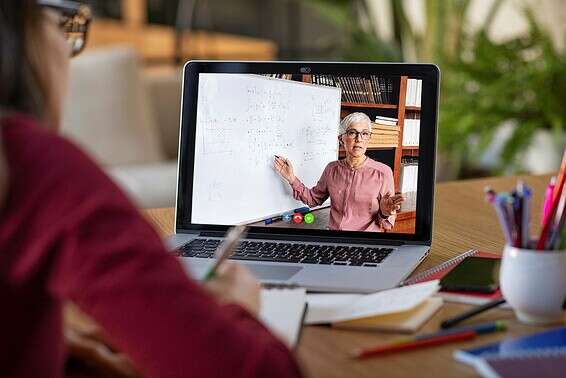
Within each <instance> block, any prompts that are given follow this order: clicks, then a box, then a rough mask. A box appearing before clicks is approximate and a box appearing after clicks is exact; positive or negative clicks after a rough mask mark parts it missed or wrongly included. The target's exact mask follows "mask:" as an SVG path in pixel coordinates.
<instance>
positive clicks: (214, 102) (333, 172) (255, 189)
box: [191, 73, 422, 234]
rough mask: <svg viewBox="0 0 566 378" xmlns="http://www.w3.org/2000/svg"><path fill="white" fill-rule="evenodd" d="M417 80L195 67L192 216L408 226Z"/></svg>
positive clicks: (393, 228) (334, 226)
mask: <svg viewBox="0 0 566 378" xmlns="http://www.w3.org/2000/svg"><path fill="white" fill-rule="evenodd" d="M421 92H422V80H421V79H419V78H413V77H407V76H380V75H365V76H340V75H306V74H305V75H297V74H273V75H253V74H218V73H211V74H207V73H201V74H200V75H199V86H198V100H197V101H198V103H197V119H196V147H195V165H194V166H195V172H194V176H193V177H194V181H193V199H192V211H191V214H192V215H191V216H192V219H191V221H192V223H195V224H214V225H233V224H247V225H251V226H261V227H286V228H311V229H330V230H344V231H364V232H393V233H408V234H413V233H414V232H415V219H416V198H417V196H416V193H417V178H418V159H419V131H420V126H421V125H420V114H421Z"/></svg>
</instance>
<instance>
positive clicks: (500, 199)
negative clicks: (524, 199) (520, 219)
mask: <svg viewBox="0 0 566 378" xmlns="http://www.w3.org/2000/svg"><path fill="white" fill-rule="evenodd" d="M506 202H507V199H506V198H505V196H504V195H502V194H498V195H496V196H495V198H494V200H493V207H494V208H495V212H496V213H497V216H498V218H499V223H500V224H501V228H502V229H503V235H504V236H505V240H506V242H507V244H509V245H513V237H512V235H511V228H510V224H509V216H508V213H507V204H506Z"/></svg>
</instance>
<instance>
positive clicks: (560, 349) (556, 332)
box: [454, 327, 566, 377]
mask: <svg viewBox="0 0 566 378" xmlns="http://www.w3.org/2000/svg"><path fill="white" fill-rule="evenodd" d="M541 353H542V354H546V353H566V327H560V328H555V329H551V330H549V331H544V332H539V333H535V334H534V335H528V336H523V337H517V338H510V339H505V340H502V341H499V342H495V343H491V344H487V345H482V346H480V347H477V348H472V349H464V350H456V351H455V352H454V359H456V361H459V362H463V363H465V364H468V365H472V366H475V365H476V364H477V363H479V362H480V361H481V360H485V359H495V358H510V357H514V358H518V359H519V358H521V359H522V358H526V357H531V358H534V357H536V356H538V355H539V354H541ZM539 376H541V375H539ZM541 377H542V376H541Z"/></svg>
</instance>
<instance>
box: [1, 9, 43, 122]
mask: <svg viewBox="0 0 566 378" xmlns="http://www.w3.org/2000/svg"><path fill="white" fill-rule="evenodd" d="M41 20H42V15H41V11H40V9H39V7H38V6H37V4H36V1H35V0H0V110H1V111H16V112H21V113H25V114H29V115H32V116H35V117H37V118H43V117H44V114H45V109H44V103H45V101H44V94H43V93H42V89H43V88H41V83H40V80H38V77H37V74H36V73H35V72H34V70H33V69H32V65H31V64H30V60H29V55H28V50H27V49H28V48H29V43H28V42H29V41H30V38H33V37H32V36H35V37H39V36H38V35H37V34H35V33H37V32H38V31H39V30H41V25H40V23H41Z"/></svg>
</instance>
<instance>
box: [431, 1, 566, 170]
mask: <svg viewBox="0 0 566 378" xmlns="http://www.w3.org/2000/svg"><path fill="white" fill-rule="evenodd" d="M525 15H526V18H527V20H528V22H529V31H528V33H527V34H526V35H525V36H522V37H519V38H514V39H512V40H508V41H506V42H501V43H496V42H493V41H492V40H491V39H490V38H489V37H488V35H487V31H486V29H485V28H484V29H482V30H480V31H479V32H477V33H475V34H472V35H466V36H464V41H463V45H464V46H463V50H462V52H461V54H460V55H459V56H458V57H457V59H454V60H453V61H451V62H449V63H448V64H447V66H446V67H445V70H447V74H448V75H449V80H445V82H444V85H443V90H444V93H443V96H442V110H441V114H440V124H441V126H442V127H441V128H440V129H439V144H440V146H441V148H442V149H443V150H444V151H446V152H447V153H449V154H450V155H451V156H453V157H457V156H460V157H463V158H464V159H465V161H466V162H467V164H469V165H473V164H474V162H475V161H476V160H477V158H478V156H479V154H481V153H482V152H483V151H484V149H485V147H486V146H487V145H489V143H490V141H491V140H492V138H493V136H494V132H495V130H496V129H497V127H498V126H499V125H501V124H502V123H503V122H504V121H509V120H511V121H514V122H515V123H516V125H517V126H516V127H515V129H514V131H513V133H512V135H511V137H510V138H509V139H508V140H507V141H506V142H505V144H504V148H503V153H502V156H501V162H502V165H501V166H499V167H497V168H498V170H500V171H503V170H505V171H507V172H508V171H515V170H517V169H519V166H518V164H517V161H518V159H517V158H518V157H520V156H521V152H522V151H523V150H524V149H525V147H527V146H528V145H529V143H530V141H531V138H532V136H533V134H534V133H535V131H536V130H540V129H545V130H550V131H551V132H554V133H556V136H557V138H560V136H561V135H562V133H563V132H564V127H565V124H564V123H565V120H566V107H565V106H564V103H563V102H564V95H565V94H566V54H564V53H560V52H559V51H558V50H557V49H556V48H555V47H554V45H553V43H552V40H551V38H550V37H549V35H548V34H547V33H546V32H545V31H543V30H542V29H541V28H540V26H539V25H538V24H537V22H536V21H535V18H534V17H533V15H532V12H531V11H529V10H525ZM470 137H476V138H477V139H478V140H479V143H478V144H477V146H475V147H474V148H470V147H469V144H468V143H465V141H467V140H469V139H470Z"/></svg>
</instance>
